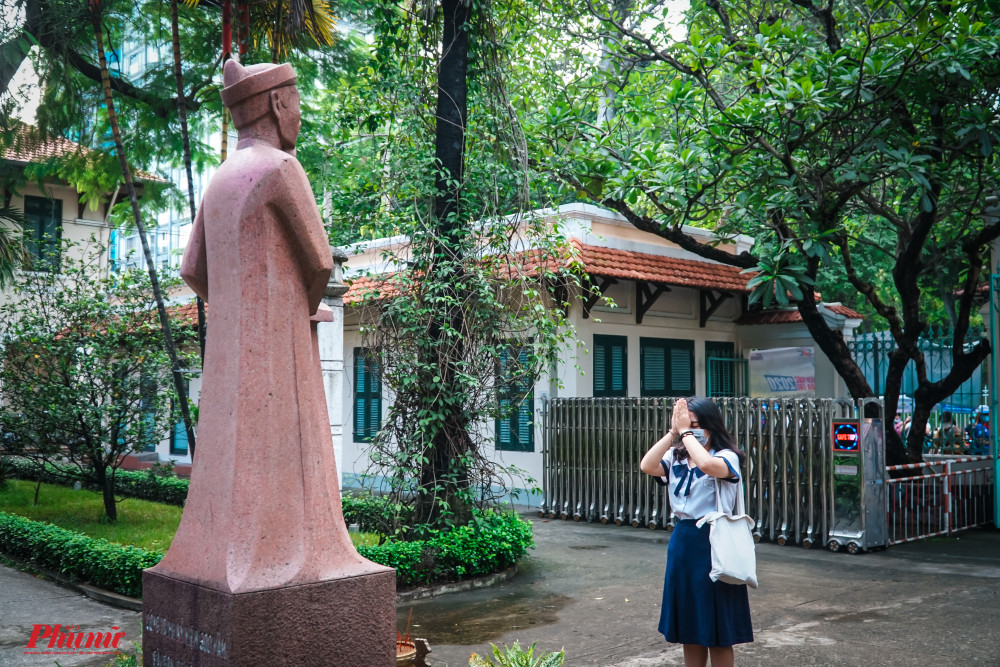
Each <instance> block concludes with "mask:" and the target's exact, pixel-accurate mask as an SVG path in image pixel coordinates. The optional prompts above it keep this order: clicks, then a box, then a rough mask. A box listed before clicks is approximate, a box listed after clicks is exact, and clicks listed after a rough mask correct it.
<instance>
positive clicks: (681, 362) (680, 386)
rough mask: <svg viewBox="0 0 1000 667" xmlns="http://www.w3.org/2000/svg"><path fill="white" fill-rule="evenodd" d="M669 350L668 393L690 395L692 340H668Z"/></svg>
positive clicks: (692, 357)
mask: <svg viewBox="0 0 1000 667" xmlns="http://www.w3.org/2000/svg"><path fill="white" fill-rule="evenodd" d="M667 344H668V346H669V350H670V365H669V369H670V394H671V395H672V396H690V395H691V394H693V393H694V341H693V340H668V341H667Z"/></svg>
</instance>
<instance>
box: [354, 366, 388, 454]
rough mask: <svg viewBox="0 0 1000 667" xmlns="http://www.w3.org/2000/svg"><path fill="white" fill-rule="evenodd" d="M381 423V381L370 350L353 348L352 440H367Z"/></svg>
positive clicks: (376, 431)
mask: <svg viewBox="0 0 1000 667" xmlns="http://www.w3.org/2000/svg"><path fill="white" fill-rule="evenodd" d="M381 425H382V383H381V381H380V380H379V368H378V360H377V359H376V358H375V357H374V355H372V353H371V351H370V350H367V349H364V348H360V347H356V348H354V440H355V442H367V441H369V440H371V439H372V438H374V437H375V434H376V433H378V430H379V427H380V426H381Z"/></svg>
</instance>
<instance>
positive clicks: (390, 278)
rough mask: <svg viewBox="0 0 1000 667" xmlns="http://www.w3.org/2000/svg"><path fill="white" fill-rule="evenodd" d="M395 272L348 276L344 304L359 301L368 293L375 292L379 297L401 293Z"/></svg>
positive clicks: (383, 297)
mask: <svg viewBox="0 0 1000 667" xmlns="http://www.w3.org/2000/svg"><path fill="white" fill-rule="evenodd" d="M397 275H399V274H397V273H387V274H383V275H379V276H358V277H357V278H348V279H346V280H345V281H344V282H345V283H347V285H348V286H349V289H348V290H347V294H345V295H344V305H345V306H350V305H354V304H358V303H361V301H363V300H364V299H365V297H367V296H368V295H370V294H377V295H378V297H379V298H380V299H389V298H393V297H397V296H399V295H400V294H402V290H401V289H400V285H399V282H398V281H397V280H396V279H395V278H396V276H397Z"/></svg>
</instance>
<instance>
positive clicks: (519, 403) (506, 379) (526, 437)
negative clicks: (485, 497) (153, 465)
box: [496, 345, 535, 452]
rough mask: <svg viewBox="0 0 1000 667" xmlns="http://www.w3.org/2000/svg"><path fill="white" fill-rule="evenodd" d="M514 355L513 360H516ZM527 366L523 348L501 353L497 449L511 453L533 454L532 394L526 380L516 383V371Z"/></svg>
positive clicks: (518, 373) (510, 349)
mask: <svg viewBox="0 0 1000 667" xmlns="http://www.w3.org/2000/svg"><path fill="white" fill-rule="evenodd" d="M515 355H516V356H515ZM527 365H528V353H527V350H526V348H525V347H524V346H523V345H511V346H509V347H507V348H505V349H503V350H501V351H500V367H499V369H498V373H497V375H498V377H497V382H498V383H499V384H498V387H499V392H498V395H499V400H500V417H499V418H498V419H497V420H496V448H497V449H499V450H504V451H513V452H533V451H535V423H534V416H535V391H534V387H533V386H532V384H531V381H530V380H529V379H527V378H524V379H520V380H519V379H517V376H519V375H521V373H520V372H519V369H522V368H526V367H527Z"/></svg>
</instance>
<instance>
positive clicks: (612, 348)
mask: <svg viewBox="0 0 1000 667" xmlns="http://www.w3.org/2000/svg"><path fill="white" fill-rule="evenodd" d="M593 357H594V397H595V398H601V397H611V396H627V395H628V338H626V337H625V336H601V335H595V336H594V350H593Z"/></svg>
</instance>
